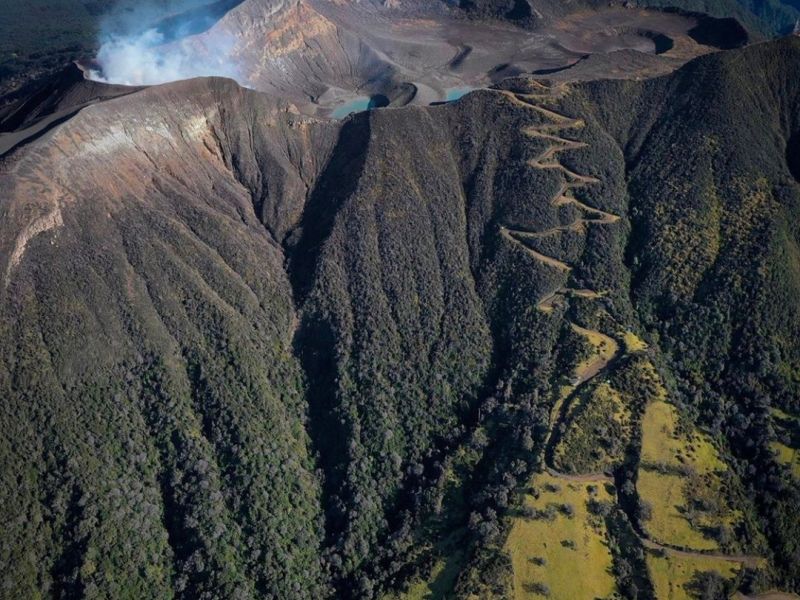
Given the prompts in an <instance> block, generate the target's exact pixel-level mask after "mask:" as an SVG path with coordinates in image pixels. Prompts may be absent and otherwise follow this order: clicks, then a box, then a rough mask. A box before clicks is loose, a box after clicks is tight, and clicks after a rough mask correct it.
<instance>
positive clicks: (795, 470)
mask: <svg viewBox="0 0 800 600" xmlns="http://www.w3.org/2000/svg"><path fill="white" fill-rule="evenodd" d="M770 448H772V450H773V451H774V452H775V460H777V461H778V462H779V463H780V464H782V465H786V466H787V467H789V468H790V469H791V471H792V475H794V476H795V477H796V478H797V479H800V450H798V449H796V448H790V447H789V446H787V445H786V444H782V443H780V442H772V443H771V444H770Z"/></svg>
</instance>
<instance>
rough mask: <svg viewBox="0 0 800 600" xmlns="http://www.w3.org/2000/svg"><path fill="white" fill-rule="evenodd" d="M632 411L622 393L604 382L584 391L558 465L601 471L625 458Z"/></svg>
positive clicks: (558, 455) (559, 449) (558, 452)
mask: <svg viewBox="0 0 800 600" xmlns="http://www.w3.org/2000/svg"><path fill="white" fill-rule="evenodd" d="M630 429H631V412H630V409H629V408H628V405H627V403H626V402H625V399H624V398H623V396H622V394H621V393H620V392H619V391H618V390H616V389H614V388H613V387H612V386H611V385H609V384H607V383H602V384H600V385H598V386H596V387H594V388H593V389H592V390H590V391H589V392H587V393H586V394H585V397H584V398H583V400H582V402H581V404H580V406H579V407H578V408H577V409H576V410H575V412H574V414H573V416H572V418H571V419H570V422H569V425H568V426H567V429H566V431H565V432H564V434H563V436H562V438H561V441H560V443H559V445H558V447H557V448H556V451H555V455H554V457H553V460H554V462H555V466H556V468H557V469H559V470H562V471H566V472H572V473H600V472H605V471H607V470H610V469H612V468H614V466H615V465H617V464H618V463H619V462H620V461H621V460H622V459H623V455H624V452H625V447H626V445H627V443H628V440H629V439H630Z"/></svg>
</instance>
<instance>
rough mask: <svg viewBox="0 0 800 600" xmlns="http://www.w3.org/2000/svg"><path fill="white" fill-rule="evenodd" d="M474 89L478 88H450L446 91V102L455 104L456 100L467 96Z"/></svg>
mask: <svg viewBox="0 0 800 600" xmlns="http://www.w3.org/2000/svg"><path fill="white" fill-rule="evenodd" d="M474 89H476V88H474V87H471V86H463V87H453V88H448V89H446V90H445V102H454V101H455V100H458V99H460V98H462V97H463V96H466V95H467V94H469V93H470V92H471V91H472V90H474Z"/></svg>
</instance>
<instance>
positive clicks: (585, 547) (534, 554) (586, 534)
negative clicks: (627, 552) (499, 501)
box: [505, 474, 616, 600]
mask: <svg viewBox="0 0 800 600" xmlns="http://www.w3.org/2000/svg"><path fill="white" fill-rule="evenodd" d="M532 489H533V490H535V491H536V493H537V494H538V498H535V497H534V496H533V495H530V494H528V495H526V496H525V498H524V510H523V512H526V513H528V514H527V515H526V514H520V515H518V516H514V517H512V518H513V523H512V527H511V532H510V534H509V536H508V540H507V541H506V546H505V549H506V551H507V552H508V553H509V555H510V556H511V561H512V565H513V569H514V596H515V598H516V599H517V600H522V599H527V598H539V597H543V596H544V591H547V592H548V593H549V597H550V598H605V597H608V596H610V595H611V594H613V593H614V591H615V589H616V583H615V580H614V577H613V575H612V573H611V567H612V558H611V551H610V550H609V548H608V538H607V532H606V528H605V523H604V522H603V519H602V518H600V517H599V516H596V515H593V514H591V512H590V511H589V509H588V506H587V505H588V503H589V501H590V500H592V499H594V500H596V501H598V502H610V501H612V500H613V496H612V495H611V494H609V492H608V490H607V489H606V488H605V483H604V482H603V481H596V482H581V483H577V482H567V481H564V480H562V479H559V478H558V477H554V476H552V475H549V474H539V475H537V476H536V477H534V479H533V482H532ZM590 490H591V491H590Z"/></svg>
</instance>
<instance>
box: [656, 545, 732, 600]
mask: <svg viewBox="0 0 800 600" xmlns="http://www.w3.org/2000/svg"><path fill="white" fill-rule="evenodd" d="M646 556H647V568H648V570H649V571H650V578H651V580H652V582H653V587H654V588H655V592H656V598H658V600H689V599H690V598H697V595H696V594H695V593H693V592H692V590H691V582H692V580H693V579H694V578H695V577H696V575H697V574H698V573H702V572H709V571H712V572H714V573H717V574H718V575H719V576H721V577H723V578H724V579H733V578H735V577H736V575H737V574H738V571H739V569H740V567H739V565H738V564H737V563H734V562H730V561H726V560H722V559H719V558H714V557H704V556H686V555H682V554H677V553H673V552H666V553H658V552H653V551H648V552H647V555H646Z"/></svg>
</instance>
